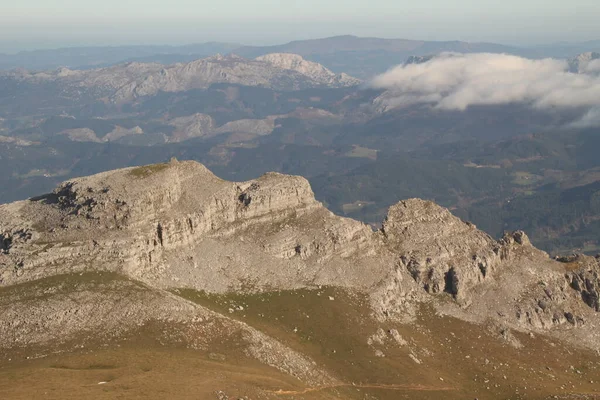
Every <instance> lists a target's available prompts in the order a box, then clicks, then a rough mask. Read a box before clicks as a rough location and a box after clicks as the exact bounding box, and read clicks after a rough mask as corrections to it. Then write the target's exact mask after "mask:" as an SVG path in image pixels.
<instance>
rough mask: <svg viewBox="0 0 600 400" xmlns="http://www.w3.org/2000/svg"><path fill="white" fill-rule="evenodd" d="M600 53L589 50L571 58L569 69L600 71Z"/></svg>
mask: <svg viewBox="0 0 600 400" xmlns="http://www.w3.org/2000/svg"><path fill="white" fill-rule="evenodd" d="M596 60H600V53H596V52H592V51H588V52H586V53H581V54H579V55H577V56H576V57H573V58H572V59H570V60H569V71H571V72H577V73H584V72H593V71H595V70H597V71H598V72H600V61H596Z"/></svg>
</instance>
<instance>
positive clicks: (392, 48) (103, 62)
mask: <svg viewBox="0 0 600 400" xmlns="http://www.w3.org/2000/svg"><path fill="white" fill-rule="evenodd" d="M448 51H451V52H460V53H477V52H488V53H507V54H514V55H519V56H525V57H529V58H542V57H556V58H563V59H566V58H570V57H574V56H575V55H577V54H580V53H583V52H588V51H600V41H588V42H582V43H557V44H552V45H544V46H534V47H518V46H506V45H502V44H496V43H485V42H476V43H469V42H462V41H424V40H408V39H382V38H373V37H357V36H352V35H345V36H334V37H329V38H322V39H311V40H297V41H293V42H289V43H285V44H279V45H274V46H244V45H240V44H235V43H219V42H209V43H200V44H191V45H185V46H116V47H76V48H62V49H52V50H35V51H27V52H21V53H18V54H0V70H1V69H12V68H26V69H30V70H32V69H33V70H46V69H53V68H58V67H69V68H77V69H91V68H99V67H108V66H111V65H114V64H118V63H123V62H143V63H152V62H158V63H161V64H175V63H182V62H185V63H187V62H191V61H193V60H196V59H199V58H204V57H208V56H211V55H214V54H217V53H219V54H231V53H233V54H238V55H240V56H242V57H246V58H256V57H259V56H263V55H266V54H272V53H292V54H298V55H301V56H303V57H304V58H305V59H306V60H309V61H313V62H318V63H320V64H322V65H324V66H325V67H327V68H328V69H330V70H332V71H334V72H337V73H340V72H346V73H348V74H350V75H352V76H356V77H358V78H361V79H367V78H369V77H372V76H373V75H376V74H379V73H382V72H384V71H386V70H388V69H389V68H391V67H392V66H395V65H398V64H402V63H404V62H405V61H406V60H407V59H408V58H409V57H410V56H424V55H429V54H438V53H441V52H448Z"/></svg>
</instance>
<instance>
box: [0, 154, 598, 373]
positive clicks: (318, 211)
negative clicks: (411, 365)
mask: <svg viewBox="0 0 600 400" xmlns="http://www.w3.org/2000/svg"><path fill="white" fill-rule="evenodd" d="M91 273H101V274H117V275H118V276H120V277H125V279H127V280H128V282H129V281H131V282H134V283H118V281H111V282H110V284H106V285H108V288H114V290H112V289H111V290H109V292H111V293H114V296H117V297H118V296H119V294H118V293H119V290H118V287H122V286H123V285H134V286H133V287H138V288H139V287H144V288H146V289H147V290H148V291H149V293H152V294H151V295H150V294H147V293H146V292H144V294H140V295H139V296H140V297H139V299H140V302H141V303H144V304H147V305H149V308H147V309H146V308H144V307H142V308H141V309H140V308H139V307H140V306H139V304H138V303H140V302H138V301H136V300H135V298H132V299H130V301H129V302H128V304H129V305H128V306H127V307H126V308H124V309H123V310H125V311H123V312H125V314H123V318H121V317H119V318H116V319H115V320H116V321H122V322H123V324H121V323H115V325H114V327H115V328H114V329H115V330H116V329H117V328H116V326H119V329H124V326H127V323H126V322H124V321H126V318H125V316H137V317H136V318H137V319H136V318H132V320H131V323H132V324H134V325H135V324H136V323H138V322H139V323H141V322H142V321H145V320H150V319H159V320H160V319H162V318H164V317H165V316H166V315H167V314H171V315H172V314H178V315H179V316H178V317H177V318H181V319H186V318H187V319H189V318H194V317H193V315H196V313H200V314H201V313H206V312H207V311H206V310H203V309H202V308H198V307H199V306H196V305H194V306H193V307H192V306H191V305H190V303H188V302H185V301H182V300H181V299H178V298H177V297H173V295H171V294H170V292H169V291H172V290H176V289H179V288H188V289H194V290H198V291H204V292H207V293H230V292H251V293H261V292H270V291H276V290H286V289H300V288H318V287H322V286H334V287H338V288H343V289H345V290H349V291H353V292H360V293H365V294H367V295H368V296H369V299H370V300H369V302H370V307H371V309H372V312H373V315H374V317H376V318H377V319H378V320H380V321H388V320H395V321H410V320H411V318H412V317H413V315H414V313H415V310H416V308H418V307H419V305H420V304H423V303H428V304H431V305H432V306H434V307H435V308H436V309H437V310H438V312H440V313H444V314H449V315H453V316H456V317H459V318H462V319H465V320H468V321H472V322H476V323H480V324H488V323H490V322H491V323H493V326H496V327H497V329H498V332H500V333H501V334H502V335H503V336H505V337H510V334H509V332H510V330H511V329H514V330H518V331H524V332H531V333H533V332H535V333H541V334H545V335H551V336H555V337H557V338H560V339H563V340H566V341H570V342H571V343H575V344H576V345H578V346H585V347H587V348H591V349H595V350H598V349H599V347H600V338H599V337H598V329H597V328H598V326H599V325H598V324H599V322H600V319H599V316H600V314H598V312H599V305H598V304H599V303H598V298H599V293H600V279H599V274H600V260H599V259H597V258H592V257H585V256H574V257H566V258H563V259H558V260H553V259H550V258H549V257H548V255H547V254H545V253H543V252H542V251H540V250H537V249H535V248H534V247H533V246H532V245H531V243H530V242H529V240H528V238H527V236H526V234H525V233H523V232H514V233H510V234H506V235H505V236H504V237H503V238H501V239H500V240H495V239H493V238H491V237H490V236H489V235H487V234H485V233H483V232H481V231H479V230H478V229H477V228H476V227H475V226H474V225H472V224H470V223H467V222H464V221H462V220H460V219H458V218H456V217H454V216H453V215H452V214H451V213H450V212H449V211H448V210H447V209H444V208H442V207H440V206H438V205H436V204H434V203H432V202H429V201H424V200H419V199H410V200H404V201H401V202H400V203H398V204H396V205H395V206H393V207H391V208H390V210H389V213H388V216H387V218H386V220H385V221H384V223H383V225H382V227H381V229H380V230H376V231H374V230H372V229H371V228H370V227H369V226H367V225H365V224H363V223H360V222H358V221H354V220H351V219H347V218H342V217H339V216H336V215H334V214H332V213H331V212H330V211H328V210H327V209H326V208H325V207H323V205H322V204H321V203H319V202H318V201H316V200H315V198H314V195H313V192H312V190H311V188H310V185H309V183H308V181H306V179H304V178H301V177H296V176H287V175H281V174H277V173H269V174H266V175H264V176H262V177H260V178H258V179H254V180H251V181H247V182H228V181H224V180H221V179H219V178H218V177H216V176H215V175H213V174H212V173H211V172H210V171H209V170H208V169H206V168H205V167H204V166H202V165H201V164H198V163H195V162H178V161H176V160H173V161H171V162H170V163H166V164H158V165H151V166H145V167H134V168H126V169H122V170H116V171H110V172H105V173H102V174H98V175H94V176H90V177H84V178H77V179H73V180H70V181H67V182H65V183H63V184H62V185H61V186H59V187H58V188H57V189H56V190H55V191H54V192H53V193H50V194H48V195H44V196H41V197H38V198H34V199H30V200H27V201H21V202H16V203H11V204H6V205H1V206H0V282H1V286H0V290H3V291H6V290H12V289H13V288H27V287H29V286H27V285H36V284H37V283H36V282H42V281H44V280H48V279H54V278H55V277H57V276H65V275H69V276H73V275H74V274H91ZM115 282H117V283H115ZM136 285H137V286H136ZM139 285H142V286H139ZM52 287H53V286H50V288H49V289H46V290H50V292H48V293H47V295H52V296H54V295H55V294H54V293H53V292H52V291H53V290H55V289H52ZM80 287H81V292H85V290H88V289H86V287H87V286H85V285H82V286H80ZM97 288H98V287H96V289H97ZM92 291H93V290H92ZM13 296H15V295H13ZM81 296H82V298H84V297H85V298H88V300H89V301H90V304H92V303H94V301H95V300H93V299H95V298H96V297H95V295H93V296H92V295H90V296H87V297H86V296H83V295H81ZM144 296H150V297H147V298H146V300H144ZM157 296H158V297H157ZM165 296H166V297H165ZM117 297H115V298H117ZM161 298H163V299H164V301H163V300H160V299H161ZM151 299H153V300H151ZM71 300H72V299H71ZM71 300H67V299H66V298H62V300H57V303H56V304H59V303H60V302H64V301H71ZM73 301H74V300H73ZM108 303H111V302H110V301H109V302H108ZM108 303H106V304H107V307H108ZM154 303H156V304H157V305H154V306H152V304H154ZM4 304H5V305H7V306H9V307H8V308H6V307H5V308H4V310H5V311H3V313H2V314H0V337H1V338H2V340H1V341H0V343H3V346H9V347H11V346H16V345H18V343H17V342H15V338H16V337H24V336H27V337H28V343H36V342H40V343H41V342H43V341H44V340H46V339H45V338H47V335H48V334H50V333H48V332H56V331H58V330H59V329H60V330H62V331H64V332H67V333H69V332H71V333H73V334H74V333H76V332H78V331H80V330H83V329H86V327H87V328H90V329H91V328H93V327H94V326H96V325H94V324H96V323H97V322H98V321H100V320H102V318H93V317H91V316H90V315H91V314H90V313H92V309H91V308H90V309H87V311H86V309H85V308H79V311H75V310H76V309H77V307H76V306H75V305H76V304H78V302H77V301H75V303H73V304H75V305H72V306H69V307H66V309H71V310H72V311H71V312H73V313H75V312H76V313H82V314H81V315H83V316H86V315H87V316H86V317H83V322H77V321H81V320H79V319H72V318H70V317H69V316H68V313H67V314H62V313H61V312H59V311H58V310H59V309H58V308H55V309H54V310H53V311H48V310H46V309H44V311H40V312H39V313H38V312H33V313H23V310H24V308H23V307H25V308H28V307H34V308H35V307H42V306H40V305H39V304H38V305H34V304H29V305H27V303H25V302H23V301H19V302H16V301H14V300H6V301H5V302H4ZM50 304H52V303H47V304H45V305H43V307H46V308H47V307H51V305H50ZM103 304H104V303H103ZM136 304H137V305H136ZM158 304H161V305H160V306H159V305H158ZM169 304H171V305H169ZM163 306H164V307H166V308H165V310H170V311H165V312H163V311H161V310H163V308H164V307H163ZM170 307H175V309H176V310H182V311H181V313H180V312H179V311H175V312H174V311H173V310H174V309H173V308H170ZM101 308H102V307H101ZM126 310H129V311H126ZM42 314H46V315H48V314H50V315H54V316H55V317H51V318H50V320H51V321H54V322H52V324H50V325H47V328H46V330H45V331H44V332H45V333H44V334H39V333H36V332H37V331H36V330H35V329H32V328H31V327H32V326H35V324H36V323H37V322H36V321H38V320H39V319H40V318H42V316H41V315H42ZM16 315H23V317H20V318H16V317H15V316H16ZM27 315H29V316H27ZM99 315H103V314H102V313H100V314H99ZM140 318H141V319H140ZM16 319H17V320H19V321H20V322H19V323H18V324H16V325H15V324H14V321H15V320H16ZM225 320H226V319H225ZM56 321H60V323H59V322H56ZM136 321H138V322H136ZM38 322H39V321H38ZM111 326H113V325H111ZM108 329H109V330H111V329H113V328H110V327H109V328H108ZM495 329H496V328H495ZM249 335H250V336H249V337H253V335H254V334H249ZM274 346H275V345H274ZM256 354H262V353H261V352H260V351H257V353H256ZM289 354H292V353H289ZM275 364H277V363H275ZM284 364H285V363H284ZM278 365H279V364H278ZM311 379H312V378H311ZM315 379H316V378H315ZM323 379H325V378H323ZM327 379H329V378H327ZM332 379H333V378H332Z"/></svg>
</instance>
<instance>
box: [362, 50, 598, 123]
mask: <svg viewBox="0 0 600 400" xmlns="http://www.w3.org/2000/svg"><path fill="white" fill-rule="evenodd" d="M596 61H598V62H596ZM596 61H592V62H590V63H589V64H588V65H587V66H586V69H585V71H584V73H579V74H577V73H571V72H568V71H567V70H568V63H567V62H566V61H560V60H554V59H544V60H529V59H525V58H521V57H517V56H510V55H505V54H488V53H478V54H456V53H445V54H442V55H440V56H439V57H435V58H433V59H432V60H430V61H428V62H425V63H422V64H410V65H406V66H398V67H395V68H393V69H391V70H390V71H388V72H386V73H384V74H382V75H379V76H377V77H376V78H374V79H373V80H372V81H371V86H372V87H374V88H380V89H388V90H387V91H386V92H385V93H384V94H382V95H381V96H380V97H379V98H378V99H377V100H376V105H377V106H379V107H380V108H381V109H384V110H387V109H391V108H396V107H401V106H405V105H409V104H417V103H431V104H433V105H435V106H436V107H438V108H441V109H446V110H465V109H466V108H468V107H469V106H473V105H498V104H508V103H524V104H528V105H531V106H533V107H537V108H553V107H559V108H582V109H585V110H590V109H592V108H595V107H599V108H600V76H598V75H597V74H595V72H600V60H596ZM599 108H596V110H595V111H594V110H590V111H589V113H588V114H587V115H586V116H585V117H584V119H585V118H587V119H586V121H587V122H586V123H587V124H589V123H591V121H597V124H599V125H600V115H598V113H600V111H598V109H599ZM594 113H596V114H594ZM582 121H583V119H582Z"/></svg>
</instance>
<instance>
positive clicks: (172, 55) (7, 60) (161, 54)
mask: <svg viewBox="0 0 600 400" xmlns="http://www.w3.org/2000/svg"><path fill="white" fill-rule="evenodd" d="M238 47H240V45H238V44H234V43H219V42H209V43H198V44H190V45H185V46H114V47H112V46H110V47H109V46H106V47H69V48H60V49H49V50H34V51H23V52H20V53H17V54H0V69H12V68H25V69H31V70H45V69H54V68H58V67H69V68H94V67H102V66H109V65H113V64H117V63H123V62H126V61H142V62H165V61H167V63H171V62H173V63H174V62H181V61H185V60H184V59H185V58H186V57H187V58H189V57H193V59H198V58H202V57H207V56H210V55H213V54H216V53H228V52H230V51H231V50H233V49H236V48H238ZM188 61H191V60H188Z"/></svg>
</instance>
